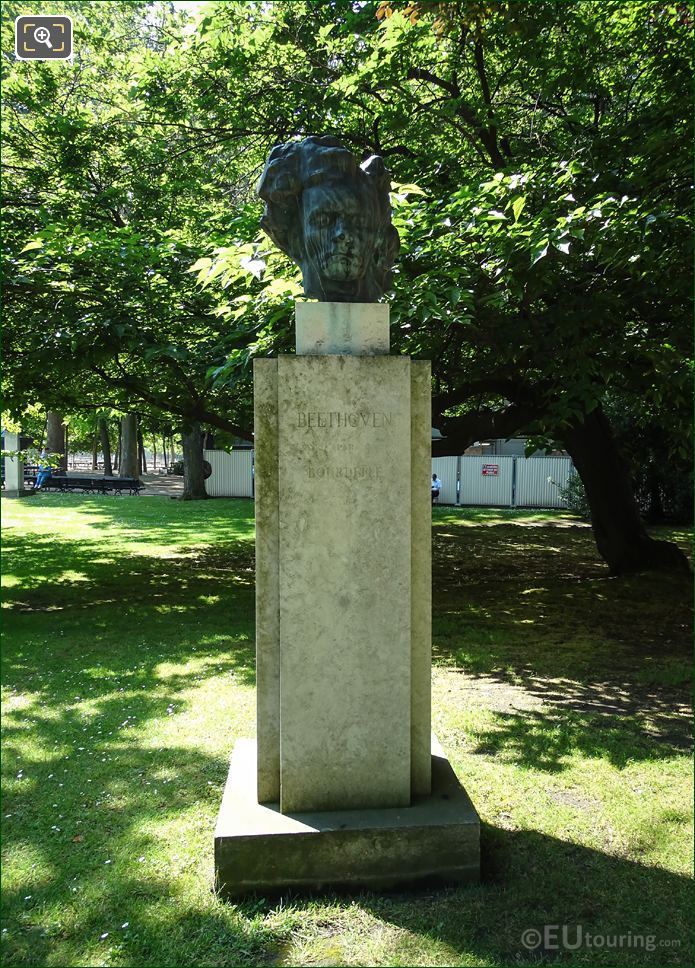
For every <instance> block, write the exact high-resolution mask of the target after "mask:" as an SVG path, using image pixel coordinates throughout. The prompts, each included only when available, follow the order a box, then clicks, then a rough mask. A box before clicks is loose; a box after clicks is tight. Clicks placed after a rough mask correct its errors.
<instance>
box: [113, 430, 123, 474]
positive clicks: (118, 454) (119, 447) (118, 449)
mask: <svg viewBox="0 0 695 968" xmlns="http://www.w3.org/2000/svg"><path fill="white" fill-rule="evenodd" d="M122 450H123V428H122V425H121V421H120V420H119V421H118V443H117V444H116V462H115V463H114V465H113V467H114V470H117V471H119V473H120V469H121V452H122Z"/></svg>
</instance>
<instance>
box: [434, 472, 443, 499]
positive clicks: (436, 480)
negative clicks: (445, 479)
mask: <svg viewBox="0 0 695 968" xmlns="http://www.w3.org/2000/svg"><path fill="white" fill-rule="evenodd" d="M441 489H442V482H441V481H440V480H439V478H438V477H437V475H436V474H433V475H432V504H434V501H435V498H438V497H439V492H440V491H441Z"/></svg>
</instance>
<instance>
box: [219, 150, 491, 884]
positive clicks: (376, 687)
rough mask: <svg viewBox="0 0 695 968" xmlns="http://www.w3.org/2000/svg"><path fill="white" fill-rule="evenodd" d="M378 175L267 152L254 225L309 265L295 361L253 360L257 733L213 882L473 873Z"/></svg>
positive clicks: (233, 795)
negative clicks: (435, 630)
mask: <svg viewBox="0 0 695 968" xmlns="http://www.w3.org/2000/svg"><path fill="white" fill-rule="evenodd" d="M388 189H389V181H388V172H386V170H385V169H384V166H383V163H382V162H381V159H370V160H369V161H368V162H366V163H365V165H363V166H362V167H361V168H360V167H358V166H357V164H356V162H355V160H354V158H353V156H352V155H351V154H350V153H349V152H348V151H346V149H344V148H343V147H342V146H341V145H340V144H339V143H338V142H336V141H335V140H334V139H332V138H311V139H306V140H305V141H303V142H291V143H290V144H288V145H283V146H280V147H279V148H276V149H274V150H273V152H272V153H271V155H270V158H269V161H268V165H267V166H266V171H265V172H264V175H263V177H262V179H261V182H260V185H259V193H260V194H261V196H262V197H263V198H264V199H265V200H266V216H265V218H264V221H263V225H264V227H265V228H266V230H267V231H268V232H269V234H270V235H271V237H272V238H273V239H274V241H275V242H276V243H277V244H278V245H280V246H281V247H282V248H283V249H284V250H285V251H288V252H289V253H290V254H291V255H292V257H293V258H294V259H295V260H296V261H297V262H299V264H300V265H301V266H302V271H303V275H304V282H305V290H306V291H307V294H308V295H311V296H318V297H319V298H320V299H323V300H324V301H321V302H318V303H297V306H296V355H294V356H291V355H288V356H280V357H279V358H277V359H257V360H255V362H254V420H255V481H256V658H257V693H258V724H257V727H258V728H257V735H258V738H257V742H256V743H255V744H254V743H253V741H250V740H242V741H240V742H239V743H238V744H237V746H236V748H235V750H234V754H233V757H232V763H231V768H230V773H229V778H228V781H227V786H226V789H225V793H224V798H223V802H222V807H221V809H220V814H219V818H218V823H217V829H216V832H215V876H216V885H217V889H218V890H219V891H220V893H221V894H223V895H225V896H230V897H231V896H235V895H239V894H243V893H245V892H248V891H252V890H257V891H274V890H275V891H277V890H282V889H283V888H288V887H294V888H299V887H304V888H314V887H319V886H323V885H325V886H328V885H333V886H367V887H375V888H380V887H389V886H393V885H396V884H400V883H408V882H413V881H418V880H423V879H427V880H430V879H433V878H434V879H439V880H443V881H462V880H475V879H477V878H478V876H479V834H480V823H479V819H478V816H477V813H476V811H475V809H474V807H473V805H472V804H471V802H470V800H469V798H468V796H467V795H466V793H465V791H464V790H463V788H462V786H461V785H460V784H459V782H458V780H457V778H456V776H455V774H454V772H453V770H452V769H451V767H450V765H449V763H448V761H447V759H446V758H445V757H444V755H443V753H442V751H441V749H440V748H439V747H438V746H437V744H436V741H434V743H433V741H432V738H431V728H430V652H431V648H430V627H431V552H430V546H431V534H430V529H431V519H430V515H431V498H430V487H429V481H430V473H431V456H430V455H431V440H430V435H431V421H430V365H429V363H427V362H421V361H414V360H411V359H410V358H408V357H404V356H390V355H389V310H388V306H386V305H385V304H381V303H377V302H376V301H375V300H376V299H377V298H378V297H379V296H380V295H381V294H382V292H383V288H384V286H385V285H386V284H387V282H388V278H389V273H390V269H391V265H392V263H393V259H394V258H395V254H396V250H397V246H398V236H397V233H396V232H395V229H394V228H393V226H392V225H391V222H390V208H389V205H388Z"/></svg>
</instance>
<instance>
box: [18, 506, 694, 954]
mask: <svg viewBox="0 0 695 968" xmlns="http://www.w3.org/2000/svg"><path fill="white" fill-rule="evenodd" d="M3 510H4V525H5V539H4V558H5V563H4V585H5V587H4V599H5V601H4V607H5V611H4V617H5V625H4V631H5V649H4V670H3V682H4V693H3V698H4V755H3V758H2V769H3V776H4V785H5V793H4V800H3V810H2V813H3V818H4V819H3V829H4V835H3V839H2V846H3V888H4V909H3V920H2V941H3V964H5V965H8V966H19V965H46V966H48V965H50V966H67V965H70V966H72V965H127V966H178V965H181V966H199V965H200V966H202V965H228V966H240V965H243V966H246V965H248V966H251V965H403V966H405V965H448V966H453V965H470V966H507V965H510V966H511V965H537V964H563V965H606V966H615V965H640V966H642V965H654V966H662V965H690V964H692V960H693V958H692V950H691V946H690V934H691V906H690V905H691V875H692V830H691V817H692V770H691V765H692V763H691V755H690V751H689V750H690V740H691V733H690V722H691V721H690V713H689V695H690V693H689V685H688V683H689V673H690V659H691V646H690V642H691V639H690V613H689V607H688V606H689V598H690V591H689V588H690V583H689V580H688V579H687V577H686V578H683V577H673V576H659V575H649V576H639V577H631V578H627V579H622V578H609V577H608V575H607V571H606V568H605V566H604V565H603V564H602V562H601V561H600V560H599V559H598V558H597V555H596V550H595V546H594V544H593V541H592V538H591V532H590V530H589V529H588V528H587V527H586V526H584V525H583V524H582V523H581V522H579V521H577V520H576V519H574V518H572V517H571V516H570V515H567V514H563V513H560V512H557V513H550V512H509V511H497V510H491V509H468V510H454V509H447V508H437V509H435V511H434V528H433V541H434V585H435V592H434V616H433V626H434V627H433V643H434V659H435V671H434V725H435V729H436V732H437V733H438V736H439V738H440V740H441V742H442V744H443V745H444V747H445V749H446V750H447V752H448V753H449V755H450V757H451V760H452V763H453V765H454V767H455V769H456V771H457V773H458V775H459V776H460V777H461V779H462V780H463V782H464V784H465V785H466V787H467V789H468V792H469V793H470V795H471V797H472V799H473V802H474V803H475V804H476V806H477V808H478V810H479V812H480V815H481V818H482V821H483V835H482V836H483V852H484V855H483V856H484V862H483V863H484V879H483V882H482V883H481V884H480V885H479V886H474V887H468V888H465V889H464V888H461V889H448V890H440V891H433V890H421V891H418V892H416V893H409V892H402V893H395V894H388V895H373V894H361V895H359V896H353V897H344V896H343V897H341V896H334V895H323V896H317V897H313V898H298V897H285V898H283V899H282V900H281V901H278V900H277V899H275V900H266V899H264V898H256V899H253V898H252V899H249V900H247V901H245V902H244V903H241V904H237V905H232V904H227V903H222V902H220V901H219V900H217V898H216V897H215V895H214V894H213V893H212V875H213V857H212V836H213V828H214V823H215V818H216V814H217V810H218V807H219V804H220V799H221V795H222V788H223V784H224V781H225V778H226V774H227V768H228V759H229V755H230V752H231V749H232V747H233V745H234V742H235V740H236V739H237V738H238V737H243V736H252V735H253V734H254V729H255V725H254V705H255V703H254V647H253V636H254V627H253V626H254V619H253V600H254V583H253V505H252V503H251V502H250V501H238V500H215V501H209V502H203V503H198V502H196V503H184V502H179V501H168V500H166V499H163V498H146V497H140V498H137V499H128V498H123V499H114V498H103V497H93V498H92V497H83V496H71V495H49V494H44V495H37V496H36V497H33V498H30V499H27V500H24V501H14V502H11V501H7V500H4V501H3ZM672 537H676V538H677V539H678V540H679V541H681V542H682V543H683V546H684V547H687V535H686V534H685V533H684V532H680V533H676V534H674V535H672ZM544 925H560V926H562V925H567V926H568V934H567V941H568V942H569V945H576V942H577V934H578V931H581V932H583V934H582V935H581V937H580V940H581V944H580V945H579V947H573V948H571V949H570V948H569V947H567V946H566V947H559V948H558V947H554V940H553V937H552V934H551V935H548V937H547V939H546V940H547V941H548V944H546V943H545V942H541V944H540V946H538V947H535V948H534V949H533V950H527V948H525V947H524V944H523V941H522V935H523V934H524V932H526V931H529V930H530V929H536V930H540V931H541V932H542V931H543V926H544ZM551 930H552V929H551ZM587 936H594V937H587ZM621 936H622V941H621V940H620V938H621ZM527 937H528V936H527ZM530 940H531V941H535V940H536V938H533V937H532V938H531V939H530Z"/></svg>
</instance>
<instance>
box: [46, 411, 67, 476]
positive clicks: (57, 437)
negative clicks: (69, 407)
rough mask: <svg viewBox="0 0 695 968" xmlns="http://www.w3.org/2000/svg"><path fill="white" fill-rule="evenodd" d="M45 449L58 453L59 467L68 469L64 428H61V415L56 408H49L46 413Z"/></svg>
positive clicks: (50, 452)
mask: <svg viewBox="0 0 695 968" xmlns="http://www.w3.org/2000/svg"><path fill="white" fill-rule="evenodd" d="M46 450H47V451H48V453H49V454H60V455H61V457H60V468H61V470H64V471H66V470H67V469H68V455H67V450H66V448H65V430H64V429H63V415H62V413H58V412H57V411H56V410H49V411H48V414H47V429H46Z"/></svg>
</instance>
